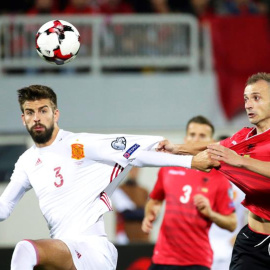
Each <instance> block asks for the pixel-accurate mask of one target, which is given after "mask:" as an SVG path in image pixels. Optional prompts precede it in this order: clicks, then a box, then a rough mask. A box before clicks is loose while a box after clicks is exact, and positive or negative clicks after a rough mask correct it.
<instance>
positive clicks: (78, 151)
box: [71, 143, 85, 160]
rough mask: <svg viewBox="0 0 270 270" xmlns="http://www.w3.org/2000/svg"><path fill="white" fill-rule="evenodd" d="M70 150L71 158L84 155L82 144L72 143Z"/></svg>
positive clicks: (78, 157)
mask: <svg viewBox="0 0 270 270" xmlns="http://www.w3.org/2000/svg"><path fill="white" fill-rule="evenodd" d="M71 150H72V156H71V158H74V159H77V160H79V159H82V158H84V157H85V155H84V146H83V144H80V143H74V144H72V145H71Z"/></svg>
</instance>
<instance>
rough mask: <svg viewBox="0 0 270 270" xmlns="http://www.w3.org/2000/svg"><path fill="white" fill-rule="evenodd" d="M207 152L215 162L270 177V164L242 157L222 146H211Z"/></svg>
mask: <svg viewBox="0 0 270 270" xmlns="http://www.w3.org/2000/svg"><path fill="white" fill-rule="evenodd" d="M207 151H208V153H209V154H210V157H211V158H212V159H214V160H217V161H223V162H225V163H227V164H229V165H231V166H234V167H238V168H244V169H247V170H249V171H252V172H255V173H258V174H261V175H263V176H266V177H270V170H269V167H270V162H267V161H261V160H257V159H254V158H250V157H245V156H240V155H238V154H237V153H236V152H235V151H233V150H231V149H229V148H227V147H224V146H222V145H209V146H208V150H207Z"/></svg>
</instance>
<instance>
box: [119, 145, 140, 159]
mask: <svg viewBox="0 0 270 270" xmlns="http://www.w3.org/2000/svg"><path fill="white" fill-rule="evenodd" d="M139 147H140V145H139V144H137V143H135V144H134V145H132V146H131V147H130V148H129V149H128V150H127V151H126V152H125V154H124V155H123V157H125V158H126V159H129V157H130V156H131V155H132V154H133V153H134V152H135V151H136V150H137V149H138V148H139Z"/></svg>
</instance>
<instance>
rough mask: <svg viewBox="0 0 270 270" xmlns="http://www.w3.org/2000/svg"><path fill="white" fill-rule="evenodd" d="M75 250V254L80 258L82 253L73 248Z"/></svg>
mask: <svg viewBox="0 0 270 270" xmlns="http://www.w3.org/2000/svg"><path fill="white" fill-rule="evenodd" d="M75 252H76V254H77V257H78V259H80V258H81V257H82V254H81V253H79V252H78V251H77V250H75Z"/></svg>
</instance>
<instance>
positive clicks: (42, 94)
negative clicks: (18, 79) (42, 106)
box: [17, 85, 57, 112]
mask: <svg viewBox="0 0 270 270" xmlns="http://www.w3.org/2000/svg"><path fill="white" fill-rule="evenodd" d="M17 92H18V101H19V104H20V108H21V111H22V112H24V111H23V104H24V103H25V102H26V101H28V100H30V101H34V100H39V99H49V100H50V102H51V105H52V108H53V110H55V109H56V108H57V96H56V94H55V93H54V91H53V90H52V89H51V88H50V87H48V86H44V85H30V86H28V87H24V88H22V89H19V90H18V91H17Z"/></svg>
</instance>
